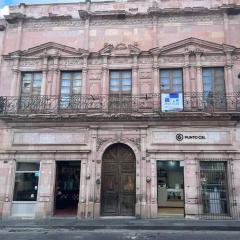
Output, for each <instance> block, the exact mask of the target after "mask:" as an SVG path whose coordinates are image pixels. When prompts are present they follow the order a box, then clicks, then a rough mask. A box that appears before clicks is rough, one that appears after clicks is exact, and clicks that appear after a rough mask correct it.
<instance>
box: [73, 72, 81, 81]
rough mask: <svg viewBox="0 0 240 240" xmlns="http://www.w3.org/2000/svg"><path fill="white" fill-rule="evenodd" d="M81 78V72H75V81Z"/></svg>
mask: <svg viewBox="0 0 240 240" xmlns="http://www.w3.org/2000/svg"><path fill="white" fill-rule="evenodd" d="M81 78H82V74H81V72H74V73H73V79H81Z"/></svg>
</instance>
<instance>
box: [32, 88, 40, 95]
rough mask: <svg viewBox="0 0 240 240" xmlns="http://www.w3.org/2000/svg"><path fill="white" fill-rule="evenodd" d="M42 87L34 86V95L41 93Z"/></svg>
mask: <svg viewBox="0 0 240 240" xmlns="http://www.w3.org/2000/svg"><path fill="white" fill-rule="evenodd" d="M40 93H41V88H33V91H32V95H40Z"/></svg>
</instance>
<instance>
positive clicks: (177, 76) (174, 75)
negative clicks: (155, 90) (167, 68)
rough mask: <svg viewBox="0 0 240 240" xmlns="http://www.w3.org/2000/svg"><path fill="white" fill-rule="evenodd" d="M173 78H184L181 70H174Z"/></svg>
mask: <svg viewBox="0 0 240 240" xmlns="http://www.w3.org/2000/svg"><path fill="white" fill-rule="evenodd" d="M173 78H182V71H181V70H173Z"/></svg>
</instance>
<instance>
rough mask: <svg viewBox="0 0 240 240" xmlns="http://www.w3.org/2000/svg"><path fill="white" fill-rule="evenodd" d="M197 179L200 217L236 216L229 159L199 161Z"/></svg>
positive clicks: (226, 217) (229, 217) (224, 217)
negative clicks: (198, 182) (198, 183)
mask: <svg viewBox="0 0 240 240" xmlns="http://www.w3.org/2000/svg"><path fill="white" fill-rule="evenodd" d="M199 181H200V187H199V198H200V202H199V215H200V217H201V218H205V219H231V218H237V217H238V214H237V204H236V199H235V188H234V182H233V171H232V163H231V161H200V171H199Z"/></svg>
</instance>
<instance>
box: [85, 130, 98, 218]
mask: <svg viewBox="0 0 240 240" xmlns="http://www.w3.org/2000/svg"><path fill="white" fill-rule="evenodd" d="M90 132H91V133H90V136H91V149H92V151H91V154H90V155H89V156H88V162H87V172H86V180H87V191H86V195H87V196H86V198H87V200H86V215H85V217H86V218H88V219H89V218H90V219H93V218H94V217H95V216H94V212H95V200H96V198H95V195H96V193H95V186H96V148H97V146H96V145H97V129H96V128H95V127H93V128H92V129H91V130H90ZM96 210H98V206H96Z"/></svg>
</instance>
